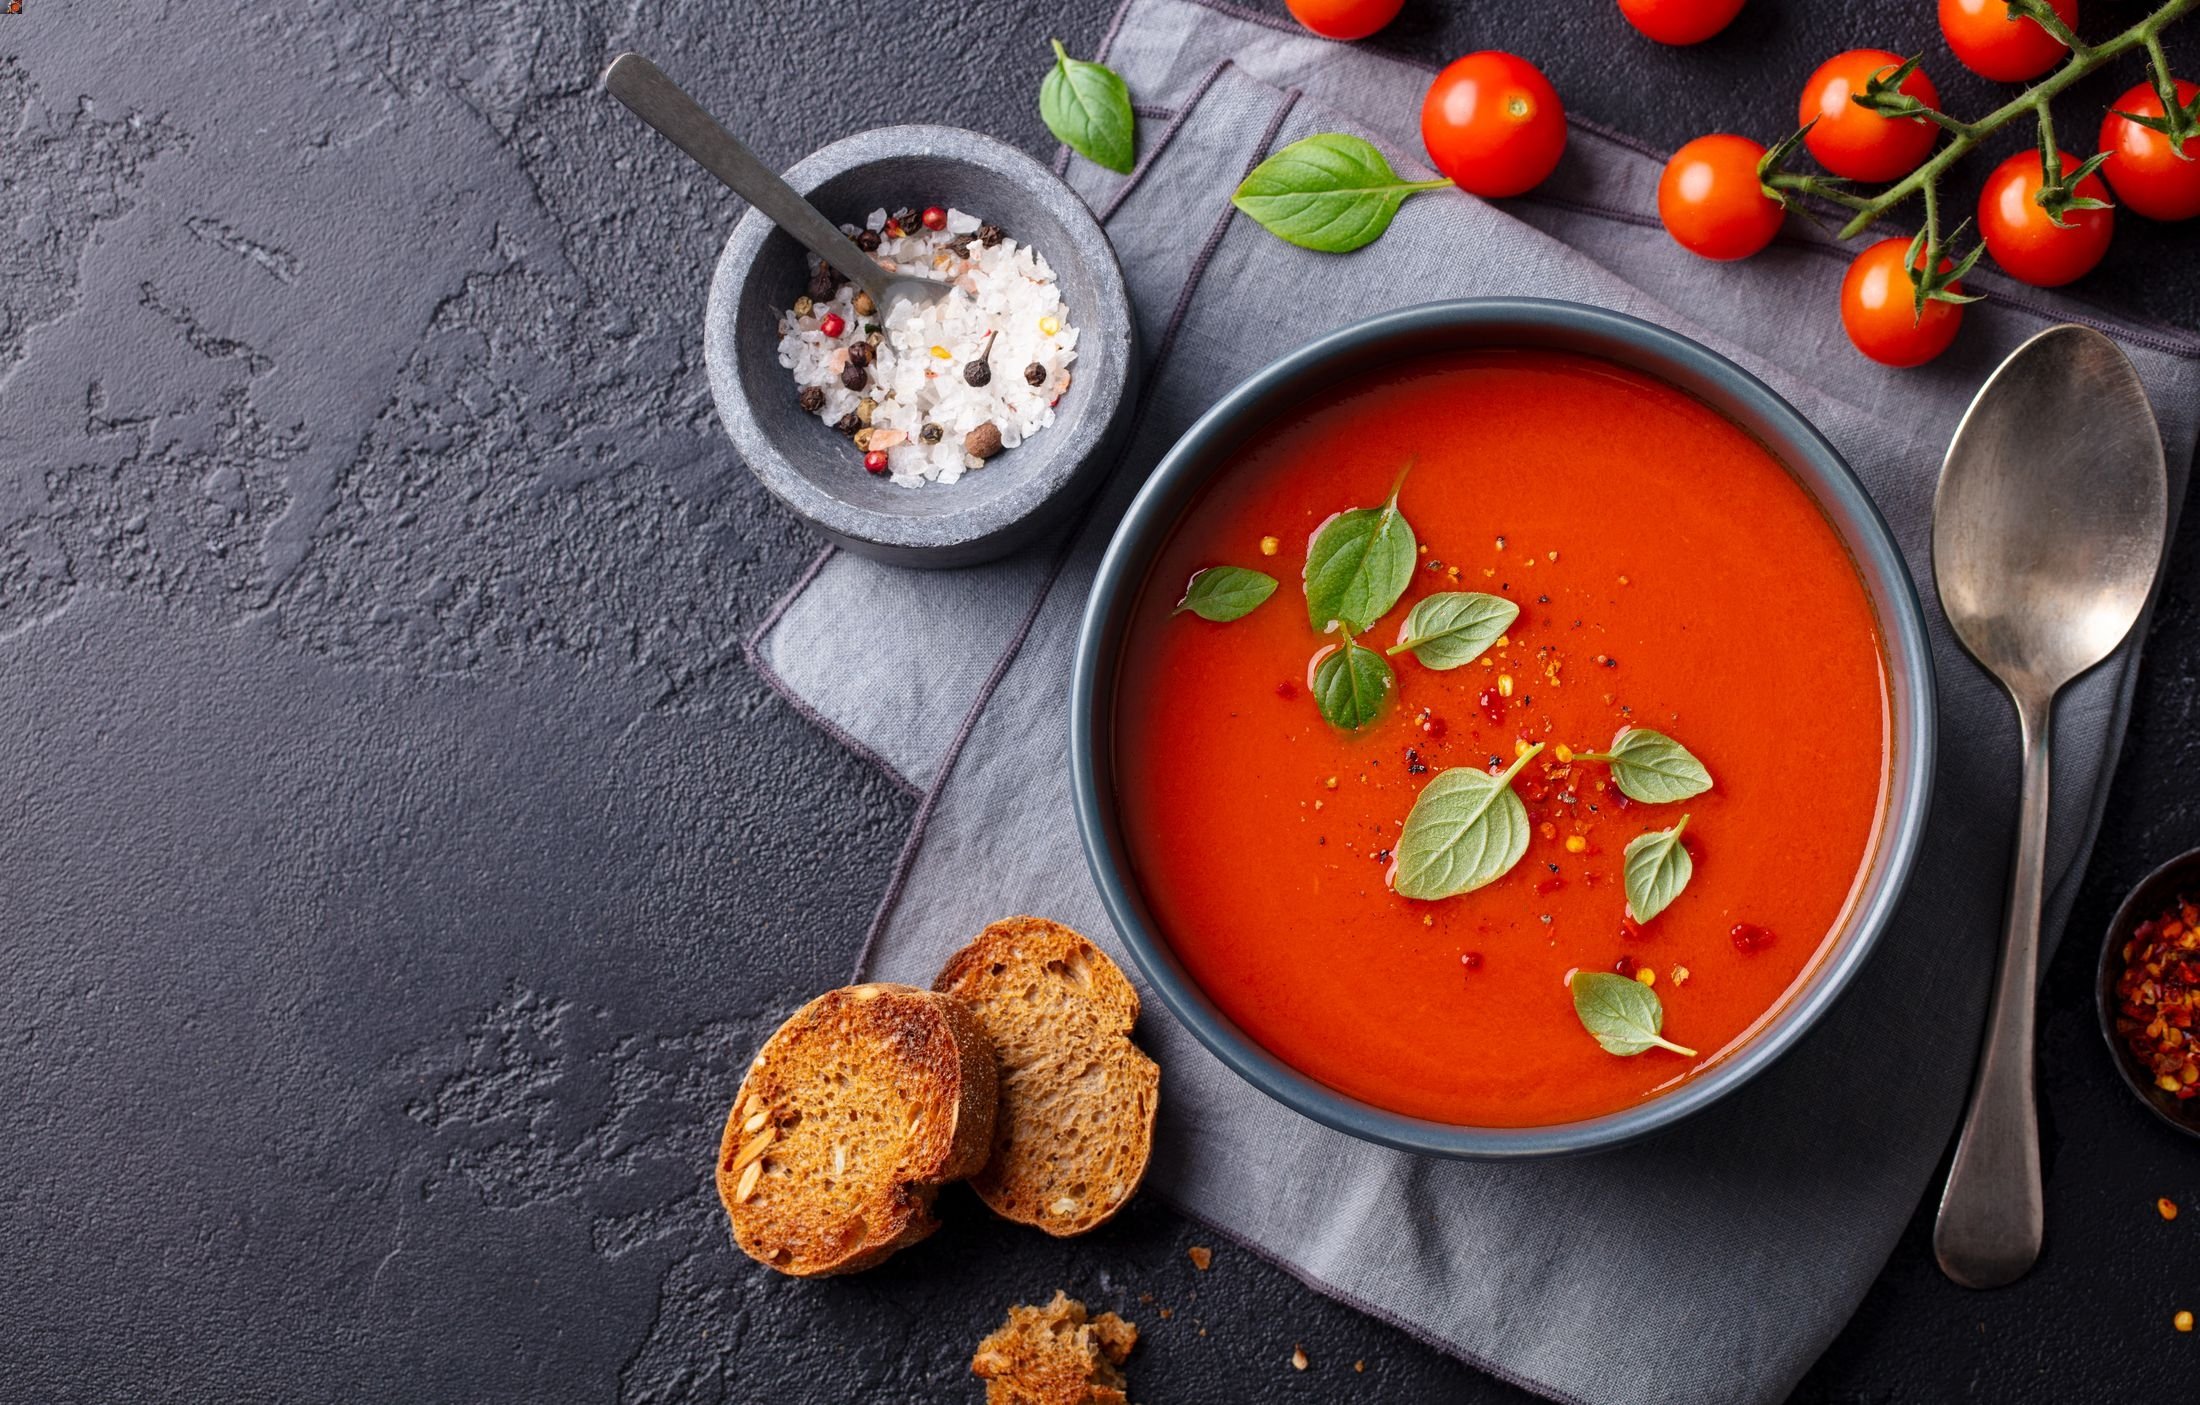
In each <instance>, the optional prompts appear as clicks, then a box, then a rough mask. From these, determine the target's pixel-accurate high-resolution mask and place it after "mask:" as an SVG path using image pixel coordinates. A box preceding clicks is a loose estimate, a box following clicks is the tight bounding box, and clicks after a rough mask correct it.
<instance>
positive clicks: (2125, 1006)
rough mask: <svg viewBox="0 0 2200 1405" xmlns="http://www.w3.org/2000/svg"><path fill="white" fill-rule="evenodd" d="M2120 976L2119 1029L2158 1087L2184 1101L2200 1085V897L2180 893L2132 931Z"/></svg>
mask: <svg viewBox="0 0 2200 1405" xmlns="http://www.w3.org/2000/svg"><path fill="white" fill-rule="evenodd" d="M2122 959H2123V972H2122V974H2120V975H2119V976H2117V978H2116V1001H2117V1004H2116V1033H2117V1035H2118V1036H2119V1037H2120V1038H2121V1039H2122V1040H2123V1041H2124V1047H2126V1048H2128V1049H2129V1050H2131V1053H2132V1057H2134V1058H2136V1059H2137V1060H2138V1061H2139V1063H2140V1064H2141V1065H2142V1066H2143V1067H2144V1068H2145V1069H2146V1071H2147V1076H2148V1077H2149V1078H2151V1079H2153V1080H2154V1086H2155V1087H2156V1088H2159V1089H2160V1090H2161V1091H2163V1092H2165V1093H2168V1094H2169V1095H2170V1096H2172V1097H2174V1098H2176V1099H2178V1100H2179V1101H2180V1102H2186V1101H2190V1100H2191V1099H2192V1097H2193V1095H2194V1091H2195V1089H2200V1049H2196V1048H2195V1047H2194V1044H2193V1039H2194V1036H2193V1032H2192V1024H2193V1015H2194V1013H2195V1011H2196V1010H2200V902H2196V901H2195V899H2194V898H2192V897H2180V898H2179V899H2178V900H2177V901H2176V902H2174V903H2171V904H2170V905H2169V906H2168V907H2167V908H2165V909H2163V910H2162V911H2161V912H2159V913H2157V914H2156V915H2154V916H2153V917H2150V918H2148V919H2147V920H2146V921H2144V922H2141V923H2140V924H2139V925H2138V926H2137V927H2136V928H2134V929H2133V930H2132V933H2131V938H2130V940H2128V941H2126V942H2125V943H2124V949H2123V952H2122Z"/></svg>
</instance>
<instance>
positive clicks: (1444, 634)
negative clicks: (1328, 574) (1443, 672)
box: [1383, 590, 1520, 669]
mask: <svg viewBox="0 0 2200 1405" xmlns="http://www.w3.org/2000/svg"><path fill="white" fill-rule="evenodd" d="M1519 618H1520V607H1519V606H1518V605H1515V604H1513V602H1512V601H1510V600H1507V599H1506V598H1505V597H1504V596H1502V595H1484V594H1483V593H1482V592H1480V591H1478V590H1447V591H1445V592H1444V593H1442V594H1441V595H1431V596H1429V597H1428V598H1427V599H1425V600H1422V601H1420V602H1419V603H1418V604H1416V605H1415V606H1414V607H1413V608H1412V610H1410V611H1408V612H1407V614H1406V622H1405V624H1403V625H1402V626H1400V627H1399V630H1398V642H1397V643H1395V644H1393V645H1391V646H1390V647H1389V648H1388V649H1386V650H1384V651H1383V652H1385V653H1387V654H1401V653H1404V652H1405V651H1406V650H1408V649H1411V650H1412V651H1413V657H1415V658H1417V659H1419V660H1420V661H1421V663H1422V664H1423V665H1424V666H1425V667H1428V668H1435V669H1446V668H1457V667H1459V666H1460V665H1461V664H1468V663H1473V662H1474V661H1475V660H1476V659H1478V658H1480V657H1482V655H1484V654H1486V653H1488V652H1489V650H1490V646H1491V645H1492V644H1495V643H1496V642H1497V641H1498V640H1500V639H1502V638H1504V637H1505V631H1506V630H1508V629H1511V628H1512V623H1513V621H1514V620H1516V619H1519Z"/></svg>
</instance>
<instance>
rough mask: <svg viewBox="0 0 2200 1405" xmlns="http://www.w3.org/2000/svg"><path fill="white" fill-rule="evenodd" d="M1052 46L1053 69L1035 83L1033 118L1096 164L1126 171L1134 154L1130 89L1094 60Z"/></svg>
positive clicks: (1056, 43)
mask: <svg viewBox="0 0 2200 1405" xmlns="http://www.w3.org/2000/svg"><path fill="white" fill-rule="evenodd" d="M1047 42H1049V43H1051V44H1052V45H1054V67H1053V68H1052V69H1050V70H1048V72H1047V76H1046V81H1045V82H1043V83H1041V84H1040V85H1039V120H1040V121H1042V122H1045V123H1046V124H1047V130H1048V131H1050V132H1052V133H1054V135H1055V137H1056V138H1057V139H1058V140H1060V141H1061V142H1062V144H1063V145H1064V146H1067V147H1068V148H1069V149H1070V150H1072V151H1074V152H1076V153H1077V154H1078V155H1079V156H1082V157H1084V158H1085V159H1086V160H1087V161H1090V162H1092V163H1093V164H1094V165H1097V166H1105V167H1107V168H1108V169H1109V170H1111V171H1121V172H1124V173H1126V174H1128V173H1129V171H1130V169H1131V167H1132V165H1133V164H1135V162H1136V159H1137V154H1138V146H1137V142H1136V141H1135V139H1134V137H1133V133H1134V131H1135V130H1136V127H1137V122H1138V118H1137V114H1135V113H1133V112H1132V111H1131V90H1130V89H1129V88H1128V87H1127V86H1125V84H1124V82H1123V80H1122V79H1121V78H1118V77H1116V75H1115V73H1114V72H1113V71H1112V70H1110V69H1108V68H1106V67H1104V66H1102V65H1100V64H1097V63H1087V62H1085V61H1084V60H1083V59H1073V58H1071V57H1070V56H1069V51H1068V50H1066V49H1064V48H1063V47H1062V41H1061V40H1059V39H1051V40H1048V41H1047Z"/></svg>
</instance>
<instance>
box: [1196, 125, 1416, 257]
mask: <svg viewBox="0 0 2200 1405" xmlns="http://www.w3.org/2000/svg"><path fill="white" fill-rule="evenodd" d="M1450 184H1451V182H1450V181H1448V180H1444V179H1442V178H1441V177H1439V178H1437V179H1435V180H1425V181H1409V180H1404V179H1402V178H1400V176H1399V175H1398V173H1397V172H1396V171H1395V170H1392V169H1391V165H1390V162H1389V161H1387V160H1385V159H1384V158H1383V153H1382V152H1380V151H1377V150H1376V149H1375V146H1374V144H1373V143H1372V142H1369V141H1366V140H1364V139H1362V138H1360V137H1355V136H1350V135H1348V134H1346V133H1343V132H1317V133H1315V134H1314V135H1313V136H1310V137H1301V138H1299V140H1297V141H1295V142H1293V143H1291V144H1290V145H1289V146H1287V147H1285V148H1284V149H1283V150H1281V151H1279V152H1277V153H1276V154H1275V155H1273V156H1271V157H1269V158H1268V159H1267V160H1265V161H1263V162H1261V163H1260V164H1259V165H1258V166H1255V167H1254V168H1253V170H1252V173H1251V174H1249V175H1247V176H1246V177H1245V179H1244V180H1243V181H1242V182H1241V183H1239V185H1238V188H1237V193H1236V194H1235V195H1232V196H1231V197H1230V203H1231V204H1233V205H1235V206H1237V207H1238V208H1239V209H1241V210H1243V211H1244V212H1245V213H1246V214H1248V215H1251V216H1252V217H1253V218H1254V219H1255V220H1257V221H1258V222H1259V223H1260V226H1261V228H1263V229H1265V230H1267V231H1268V232H1269V233H1270V234H1273V235H1275V236H1276V237H1277V238H1278V239H1281V240H1283V241H1284V242H1285V243H1287V244H1296V245H1298V246H1299V247H1300V248H1302V249H1313V250H1316V251H1317V252H1320V253H1325V254H1343V253H1349V252H1351V251H1352V250H1354V249H1357V248H1359V247H1360V246H1361V245H1363V244H1371V243H1373V242H1374V241H1375V240H1376V239H1377V238H1379V237H1380V236H1381V234H1382V232H1383V231H1384V230H1386V229H1388V228H1390V222H1391V220H1392V219H1393V218H1395V217H1396V216H1397V213H1398V207H1399V206H1400V205H1402V204H1404V203H1405V199H1406V197H1407V196H1408V195H1412V194H1415V193H1417V192H1419V191H1423V190H1440V189H1442V188H1443V187H1445V186H1447V185H1450Z"/></svg>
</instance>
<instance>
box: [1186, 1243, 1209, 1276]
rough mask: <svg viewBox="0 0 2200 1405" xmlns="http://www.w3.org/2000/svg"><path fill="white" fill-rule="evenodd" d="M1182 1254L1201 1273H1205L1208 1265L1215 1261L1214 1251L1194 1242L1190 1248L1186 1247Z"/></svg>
mask: <svg viewBox="0 0 2200 1405" xmlns="http://www.w3.org/2000/svg"><path fill="white" fill-rule="evenodd" d="M1184 1254H1185V1257H1187V1258H1189V1259H1190V1260H1191V1261H1192V1267H1193V1268H1196V1269H1198V1270H1199V1271H1200V1272H1201V1273H1205V1272H1206V1271H1207V1267H1208V1265H1210V1264H1212V1263H1213V1262H1214V1261H1215V1251H1214V1250H1212V1249H1210V1248H1208V1247H1207V1246H1206V1245H1204V1244H1194V1245H1193V1246H1192V1247H1191V1248H1189V1249H1186V1250H1185V1251H1184Z"/></svg>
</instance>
